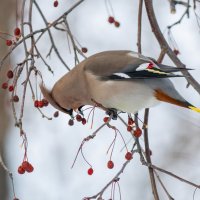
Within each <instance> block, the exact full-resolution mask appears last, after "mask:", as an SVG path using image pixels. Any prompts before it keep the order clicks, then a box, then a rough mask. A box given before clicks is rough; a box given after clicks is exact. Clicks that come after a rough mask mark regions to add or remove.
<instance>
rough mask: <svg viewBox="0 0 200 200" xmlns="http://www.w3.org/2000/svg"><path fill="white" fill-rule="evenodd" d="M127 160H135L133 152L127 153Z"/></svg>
mask: <svg viewBox="0 0 200 200" xmlns="http://www.w3.org/2000/svg"><path fill="white" fill-rule="evenodd" d="M125 158H126V160H131V159H132V158H133V155H132V153H131V152H127V153H126V155H125Z"/></svg>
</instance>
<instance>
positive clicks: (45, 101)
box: [42, 99, 49, 107]
mask: <svg viewBox="0 0 200 200" xmlns="http://www.w3.org/2000/svg"><path fill="white" fill-rule="evenodd" d="M42 102H43V105H44V106H45V107H46V106H48V105H49V102H48V101H47V100H46V99H42Z"/></svg>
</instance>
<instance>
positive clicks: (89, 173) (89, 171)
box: [88, 167, 94, 175]
mask: <svg viewBox="0 0 200 200" xmlns="http://www.w3.org/2000/svg"><path fill="white" fill-rule="evenodd" d="M93 172H94V170H93V169H92V167H90V168H89V169H88V175H92V174H93Z"/></svg>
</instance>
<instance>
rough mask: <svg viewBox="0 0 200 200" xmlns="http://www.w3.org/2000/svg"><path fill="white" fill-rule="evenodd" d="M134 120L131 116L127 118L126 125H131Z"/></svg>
mask: <svg viewBox="0 0 200 200" xmlns="http://www.w3.org/2000/svg"><path fill="white" fill-rule="evenodd" d="M134 123H135V122H134V120H133V119H132V118H130V117H129V118H128V125H129V126H131V125H133V124H134Z"/></svg>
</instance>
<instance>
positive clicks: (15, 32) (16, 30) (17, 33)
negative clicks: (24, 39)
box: [14, 27, 21, 36]
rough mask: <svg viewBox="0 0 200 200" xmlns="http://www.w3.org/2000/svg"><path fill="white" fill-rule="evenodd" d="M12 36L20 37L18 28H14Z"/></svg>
mask: <svg viewBox="0 0 200 200" xmlns="http://www.w3.org/2000/svg"><path fill="white" fill-rule="evenodd" d="M14 34H15V36H20V35H21V30H20V28H18V27H17V28H15V30H14Z"/></svg>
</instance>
